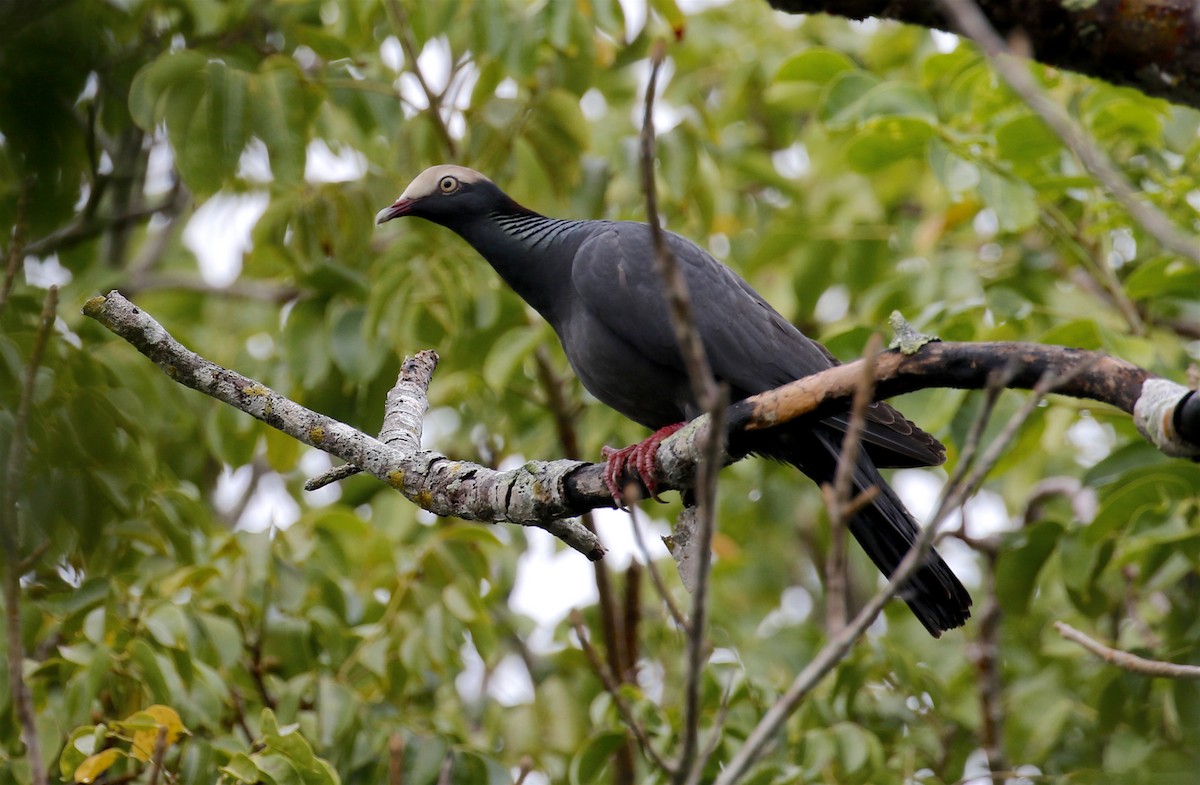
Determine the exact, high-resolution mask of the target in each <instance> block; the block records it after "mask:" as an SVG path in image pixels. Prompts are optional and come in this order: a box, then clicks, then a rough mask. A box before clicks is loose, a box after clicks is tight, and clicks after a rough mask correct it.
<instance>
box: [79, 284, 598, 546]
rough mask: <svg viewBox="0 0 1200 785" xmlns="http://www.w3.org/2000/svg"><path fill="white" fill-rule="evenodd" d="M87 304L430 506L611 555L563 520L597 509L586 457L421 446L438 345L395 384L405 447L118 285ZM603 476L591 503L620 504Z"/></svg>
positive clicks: (173, 371) (394, 410) (142, 341)
mask: <svg viewBox="0 0 1200 785" xmlns="http://www.w3.org/2000/svg"><path fill="white" fill-rule="evenodd" d="M83 312H84V314H85V315H87V316H90V317H91V318H93V319H96V320H97V321H99V322H100V323H101V324H103V325H104V326H105V327H107V328H108V329H110V330H112V331H113V332H114V333H116V334H117V335H119V336H120V337H122V338H124V339H125V340H126V341H128V342H129V343H131V344H132V345H133V346H134V347H135V348H137V349H138V351H140V352H142V353H143V354H145V355H146V356H147V357H149V358H150V359H151V360H153V361H154V362H155V363H156V364H157V365H158V366H159V367H160V368H162V369H163V371H164V372H165V373H166V374H167V375H168V376H170V377H171V378H172V379H174V380H175V381H177V382H179V383H180V384H183V385H185V386H187V387H191V388H192V389H194V390H198V391H199V392H202V393H204V394H205V395H208V396H211V397H213V398H216V399H217V400H219V401H221V402H222V403H225V404H228V405H230V406H233V407H234V408H235V409H239V410H241V411H243V412H246V413H247V414H249V415H251V416H253V417H255V418H257V419H259V420H262V421H263V422H265V423H267V424H268V425H270V426H272V427H273V428H276V429H278V430H280V431H283V432H284V433H286V434H288V435H289V436H291V437H292V438H294V439H297V440H298V441H301V442H303V443H305V444H307V445H310V446H312V447H316V448H317V449H319V450H323V451H324V452H327V453H329V454H330V455H334V456H336V457H338V458H341V459H342V460H344V461H346V462H347V463H352V464H354V465H355V466H358V467H359V468H361V469H362V470H363V471H365V472H367V473H369V474H371V475H373V476H374V477H376V478H378V479H380V480H382V481H383V482H385V483H387V484H388V485H390V486H392V487H393V488H395V489H396V490H398V491H400V492H401V493H402V494H404V495H405V496H406V497H407V498H408V499H410V500H411V501H413V502H414V503H416V504H417V505H418V506H420V507H421V508H422V509H425V510H428V511H430V512H432V513H434V514H436V515H442V516H455V517H459V518H465V519H467V520H476V521H486V522H491V523H499V522H508V523H518V524H522V525H531V526H538V527H541V528H544V529H546V530H547V531H549V532H550V533H551V534H553V535H554V536H556V537H558V538H559V539H561V540H563V542H565V543H567V544H568V545H570V546H571V547H572V548H575V549H576V550H578V551H580V552H581V553H583V554H585V555H586V556H588V558H590V559H593V560H595V559H598V558H601V557H602V556H603V554H604V549H603V547H602V546H601V545H600V542H599V540H597V539H596V538H595V536H594V535H592V534H591V533H590V532H588V531H587V530H586V529H584V528H583V527H582V526H580V525H579V524H578V523H576V522H574V521H569V520H564V519H568V518H571V517H573V516H575V515H578V514H579V513H581V512H583V510H584V509H590V508H581V507H579V506H578V500H577V499H573V498H572V496H571V494H570V493H569V492H568V491H567V490H566V487H565V485H566V482H567V479H568V478H569V477H570V476H571V475H572V474H573V472H574V471H575V470H576V469H578V468H580V467H581V466H583V465H584V464H581V463H580V462H578V461H567V460H560V461H550V462H530V463H528V464H526V465H525V466H522V467H520V468H518V469H513V470H511V471H504V472H501V471H495V470H492V469H488V468H486V467H483V466H478V465H476V464H471V463H466V462H462V461H453V460H450V459H449V458H447V457H446V456H444V455H441V454H439V453H436V452H433V451H430V450H421V449H419V444H420V438H419V437H417V436H414V435H413V433H412V430H411V429H412V428H414V427H418V428H419V425H420V422H421V415H423V413H424V410H425V405H426V404H425V389H426V388H427V387H428V384H429V380H430V377H431V376H432V374H433V369H434V366H435V365H436V357H437V355H435V354H434V353H432V352H422V353H420V354H418V355H417V356H416V357H415V358H411V359H410V360H408V361H407V362H406V363H405V364H404V367H403V368H402V371H401V378H400V381H399V383H398V385H397V390H394V391H393V393H395V396H394V400H395V401H396V405H395V406H394V407H390V408H391V411H389V413H388V415H389V417H388V418H385V425H386V424H387V420H388V419H389V418H390V421H391V422H393V423H395V424H396V433H397V435H396V436H395V443H397V444H399V445H400V446H399V447H397V446H393V445H392V444H388V443H385V442H384V441H380V440H379V439H375V438H373V437H371V436H368V435H367V434H365V433H362V432H361V431H358V430H356V429H354V428H352V427H350V426H348V425H346V424H345V423H342V422H338V421H337V420H334V419H333V418H331V417H326V416H325V415H322V414H318V413H317V412H314V411H312V410H310V409H306V408H304V407H303V406H300V405H299V404H297V403H295V402H294V401H292V400H290V399H288V398H285V397H284V396H282V395H280V394H279V393H276V392H275V391H274V390H271V389H270V388H268V387H266V386H265V385H263V384H260V383H258V382H256V381H254V380H253V379H249V378H247V377H245V376H242V375H241V374H239V373H236V372H235V371H231V370H228V369H226V368H222V367H220V366H219V365H216V364H215V363H212V362H210V361H208V360H206V359H204V358H203V357H201V356H200V355H198V354H196V353H194V352H192V351H190V350H188V349H187V348H186V347H184V346H183V345H182V344H180V343H179V342H178V341H176V340H175V339H174V338H173V337H171V335H170V334H169V333H168V332H167V331H166V330H165V329H164V328H163V327H162V325H160V324H159V323H158V322H156V321H155V320H154V319H153V317H151V316H150V315H149V314H147V313H146V312H145V311H142V310H141V309H139V308H137V307H136V306H135V305H133V303H131V302H129V301H128V300H126V299H125V298H124V297H122V296H121V295H120V293H118V292H115V291H114V292H110V293H109V294H108V295H107V296H104V297H93V298H92V299H91V300H89V301H88V302H87V304H86V305H85V306H84V309H83ZM385 438H387V437H385ZM596 481H597V486H596V488H597V490H596V495H595V501H596V503H595V504H593V505H592V507H600V506H605V505H607V506H612V504H613V502H612V499H611V498H610V497H608V495H607V493H606V492H605V491H603V481H602V480H600V478H599V470H598V471H597V473H596Z"/></svg>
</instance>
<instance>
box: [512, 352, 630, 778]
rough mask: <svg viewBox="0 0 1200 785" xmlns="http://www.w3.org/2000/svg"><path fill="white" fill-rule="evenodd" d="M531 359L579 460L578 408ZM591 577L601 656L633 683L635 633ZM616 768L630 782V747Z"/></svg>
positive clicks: (609, 593) (542, 363)
mask: <svg viewBox="0 0 1200 785" xmlns="http://www.w3.org/2000/svg"><path fill="white" fill-rule="evenodd" d="M533 356H534V364H535V365H536V366H537V371H538V380H539V382H540V383H541V386H542V392H543V393H544V394H545V396H546V402H547V405H548V406H549V407H550V411H551V413H552V414H553V415H554V425H555V430H556V431H557V433H558V441H559V444H560V445H561V446H562V449H563V456H564V457H566V458H570V459H572V460H579V459H580V458H581V456H582V450H581V449H580V447H579V433H578V431H577V430H576V428H575V414H576V410H577V408H578V407H577V406H576V405H575V404H573V403H572V402H571V401H570V399H569V398H568V397H567V394H566V380H564V379H563V378H562V376H560V375H559V374H558V373H557V372H556V371H555V370H554V363H553V362H552V361H551V359H550V353H549V352H548V351H547V350H546V347H545V346H538V347H537V348H536V349H535V350H534V353H533ZM579 520H580V523H582V524H583V526H584V528H585V529H587V530H588V531H589V532H591V533H592V534H593V535H595V536H596V537H597V539H599V531H598V530H597V528H596V521H595V518H594V517H593V516H592V514H591V513H590V512H589V513H584V514H583V515H582V516H580V519H579ZM592 577H593V579H594V580H595V582H596V597H597V602H598V605H599V610H600V634H601V636H602V638H603V640H604V655H605V659H606V660H607V662H608V667H609V668H610V669H611V670H612V672H613V673H614V674H616V676H617V678H618V679H620V680H621V681H622V682H624V683H633V681H632V679H633V674H634V672H635V670H636V665H637V657H636V655H635V654H634V650H636V648H637V641H636V640H631V636H632V635H636V634H637V633H636V630H630V629H629V626H628V625H627V624H623V623H618V621H619V620H618V608H617V602H616V599H615V598H614V592H613V586H612V576H611V575H610V574H609V571H608V566H607V565H605V564H604V562H603V561H593V562H592ZM627 591H628V588H627ZM615 766H616V770H617V778H618V780H619V781H620V780H630V781H631V780H632V778H633V771H634V759H633V747H632V744H630V743H627V744H625V745H624V746H623V747H622V748H621V749H620V750H618V751H617V753H616V760H615Z"/></svg>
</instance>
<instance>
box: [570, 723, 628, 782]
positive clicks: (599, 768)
mask: <svg viewBox="0 0 1200 785" xmlns="http://www.w3.org/2000/svg"><path fill="white" fill-rule="evenodd" d="M627 738H628V737H627V736H626V734H625V733H624V732H623V731H615V730H603V731H600V732H598V733H594V734H592V735H591V736H589V737H588V739H587V740H586V741H584V743H583V746H582V747H580V748H579V751H578V752H577V753H575V756H574V757H573V758H571V766H570V769H569V774H568V776H569V778H570V782H571V785H587V783H591V782H599V781H600V779H601V777H602V775H603V774H604V772H605V771H606V770H608V766H609V763H610V762H611V760H612V757H613V755H614V754H615V753H616V751H617V750H619V749H620V748H621V747H623V746H624V745H625V744H626V743H627Z"/></svg>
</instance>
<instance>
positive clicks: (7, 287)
mask: <svg viewBox="0 0 1200 785" xmlns="http://www.w3.org/2000/svg"><path fill="white" fill-rule="evenodd" d="M28 208H29V180H28V179H27V180H25V182H23V183H22V184H21V194H20V196H18V197H17V214H16V217H15V220H14V221H13V230H12V236H11V237H10V238H9V245H8V263H7V264H6V265H5V270H4V283H3V284H0V316H3V315H4V308H5V306H7V305H8V296H9V295H10V294H12V288H13V283H14V282H15V281H16V279H17V271H18V270H20V269H21V261H22V260H23V259H24V258H25V232H26V231H28V229H29V222H28V220H26V217H25V212H26V210H27V209H28Z"/></svg>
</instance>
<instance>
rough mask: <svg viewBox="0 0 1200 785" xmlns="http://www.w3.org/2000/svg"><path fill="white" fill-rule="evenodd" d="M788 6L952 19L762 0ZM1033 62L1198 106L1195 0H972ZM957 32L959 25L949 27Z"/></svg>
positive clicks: (924, 11) (927, 21)
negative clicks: (1019, 42)
mask: <svg viewBox="0 0 1200 785" xmlns="http://www.w3.org/2000/svg"><path fill="white" fill-rule="evenodd" d="M768 2H769V3H770V5H771V7H772V8H775V9H778V10H780V11H784V12H786V13H790V14H813V13H826V14H833V15H836V16H844V17H846V18H848V19H865V18H867V17H878V18H880V19H893V20H896V21H898V22H906V23H908V24H915V25H920V26H922V27H929V28H933V29H937V30H951V31H953V26H952V25H951V24H950V23H949V22H948V21H947V18H946V16H945V15H944V14H943V13H942V7H941V4H940V3H937V2H930V1H929V0H768ZM977 3H978V5H979V7H980V9H981V10H982V11H983V13H984V14H985V15H986V16H987V18H988V19H989V20H990V21H991V23H992V26H993V27H995V28H996V30H997V31H999V32H1000V34H1001V35H1003V36H1005V37H1006V38H1014V37H1017V38H1022V39H1024V43H1025V44H1026V46H1025V47H1017V48H1018V49H1021V48H1026V49H1028V50H1029V52H1030V56H1031V57H1032V58H1033V59H1035V60H1037V61H1038V62H1041V63H1045V64H1046V65H1052V66H1054V67H1055V68H1063V69H1066V70H1068V71H1075V72H1077V73H1080V74H1084V75H1085V76H1092V77H1096V78H1098V79H1103V80H1104V81H1106V82H1111V83H1113V84H1116V85H1122V86H1125V87H1132V88H1134V89H1136V90H1140V91H1141V92H1143V93H1145V94H1146V95H1151V96H1155V97H1157V98H1165V99H1166V100H1168V101H1172V102H1174V103H1177V104H1183V105H1186V106H1191V107H1195V108H1200V3H1196V2H1193V0H1078V1H1077V2H1071V1H1070V0H977ZM954 32H957V31H954Z"/></svg>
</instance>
